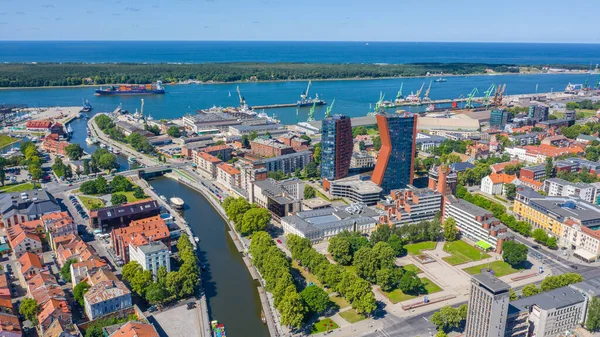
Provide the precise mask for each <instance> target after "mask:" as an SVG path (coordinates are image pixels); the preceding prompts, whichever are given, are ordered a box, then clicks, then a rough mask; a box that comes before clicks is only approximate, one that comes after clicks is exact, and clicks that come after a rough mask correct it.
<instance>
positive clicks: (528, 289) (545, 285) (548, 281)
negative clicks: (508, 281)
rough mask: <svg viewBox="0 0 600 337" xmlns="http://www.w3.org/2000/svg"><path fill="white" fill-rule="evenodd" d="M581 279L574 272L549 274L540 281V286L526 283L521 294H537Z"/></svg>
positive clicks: (581, 277)
mask: <svg viewBox="0 0 600 337" xmlns="http://www.w3.org/2000/svg"><path fill="white" fill-rule="evenodd" d="M581 281H583V276H581V275H579V274H576V273H566V274H562V275H551V276H546V278H545V279H544V280H543V281H542V284H540V286H539V287H538V286H536V285H535V284H528V285H526V286H524V287H523V289H522V290H521V292H522V296H523V297H527V296H532V295H536V294H539V293H541V292H544V291H549V290H552V289H557V288H560V287H566V286H568V285H569V284H573V283H577V282H581Z"/></svg>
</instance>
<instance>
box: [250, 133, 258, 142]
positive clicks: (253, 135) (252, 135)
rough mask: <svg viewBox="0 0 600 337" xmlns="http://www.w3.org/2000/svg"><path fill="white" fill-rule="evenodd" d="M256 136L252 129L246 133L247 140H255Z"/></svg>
mask: <svg viewBox="0 0 600 337" xmlns="http://www.w3.org/2000/svg"><path fill="white" fill-rule="evenodd" d="M257 137H258V133H257V132H256V131H252V132H250V133H249V134H248V139H249V140H251V141H252V140H255V139H256V138H257Z"/></svg>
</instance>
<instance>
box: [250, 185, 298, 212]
mask: <svg viewBox="0 0 600 337" xmlns="http://www.w3.org/2000/svg"><path fill="white" fill-rule="evenodd" d="M304 186H305V183H304V182H303V181H302V180H300V179H298V178H293V179H287V180H283V181H277V180H274V179H271V178H268V179H266V180H259V181H255V182H254V183H252V191H251V193H249V195H250V198H249V201H250V202H251V203H255V204H257V205H259V206H261V207H263V208H266V209H268V210H269V212H271V215H272V217H273V219H275V220H276V221H279V220H280V219H281V218H283V217H285V216H288V215H290V214H291V213H295V212H299V211H300V210H301V209H302V204H301V201H302V199H303V198H304Z"/></svg>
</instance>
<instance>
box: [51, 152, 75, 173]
mask: <svg viewBox="0 0 600 337" xmlns="http://www.w3.org/2000/svg"><path fill="white" fill-rule="evenodd" d="M52 171H54V174H56V176H57V177H59V178H61V179H63V178H71V177H72V176H73V172H72V171H71V167H70V166H69V165H65V164H64V163H63V161H62V159H60V157H58V156H57V157H55V158H54V164H52Z"/></svg>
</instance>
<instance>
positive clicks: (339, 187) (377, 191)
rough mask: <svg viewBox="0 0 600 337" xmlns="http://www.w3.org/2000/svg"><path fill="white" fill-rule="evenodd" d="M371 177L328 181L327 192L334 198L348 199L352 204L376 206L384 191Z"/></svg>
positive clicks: (325, 186)
mask: <svg viewBox="0 0 600 337" xmlns="http://www.w3.org/2000/svg"><path fill="white" fill-rule="evenodd" d="M370 178H371V177H370V176H350V177H348V178H344V179H338V180H334V181H326V182H324V183H323V187H324V189H325V191H327V192H329V193H331V195H332V196H334V197H341V198H347V199H349V200H350V201H352V202H357V203H364V204H366V205H368V206H371V205H375V204H376V203H377V202H378V201H379V199H381V192H382V191H383V189H382V188H381V187H379V185H377V184H376V183H374V182H373V181H371V179H370Z"/></svg>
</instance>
